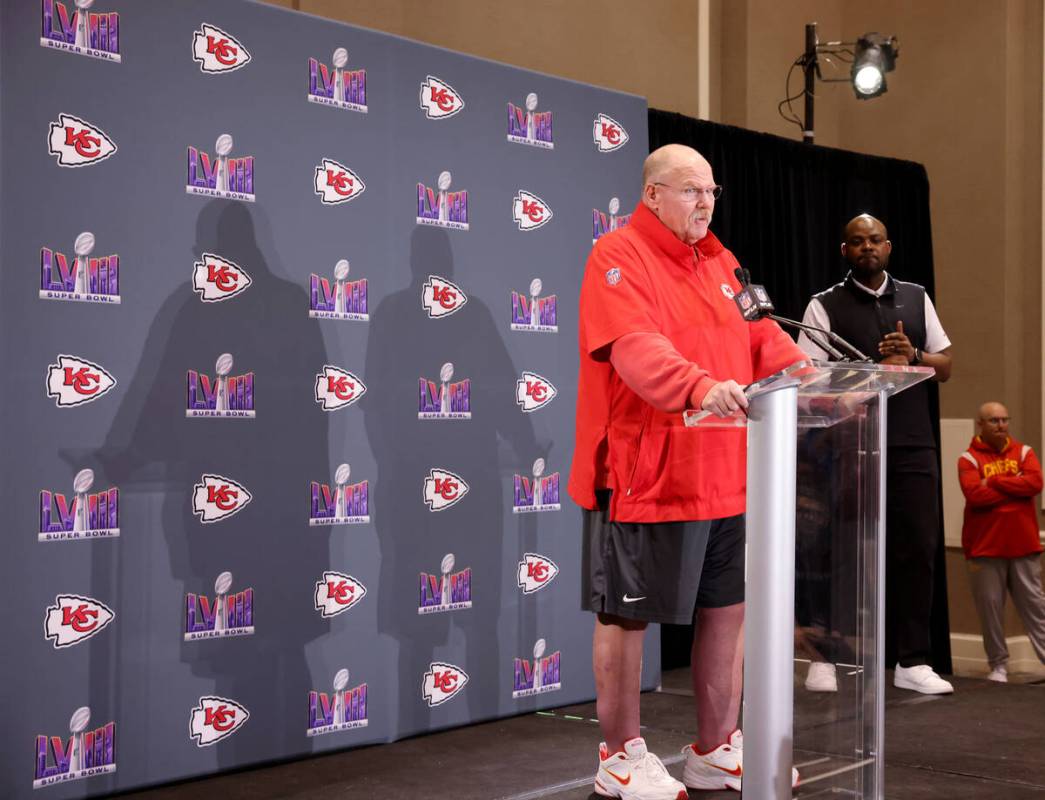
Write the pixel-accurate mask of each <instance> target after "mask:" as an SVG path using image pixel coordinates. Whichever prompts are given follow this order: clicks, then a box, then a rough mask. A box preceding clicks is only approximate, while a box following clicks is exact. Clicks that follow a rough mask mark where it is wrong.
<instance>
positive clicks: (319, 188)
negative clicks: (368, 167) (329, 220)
mask: <svg viewBox="0 0 1045 800" xmlns="http://www.w3.org/2000/svg"><path fill="white" fill-rule="evenodd" d="M313 185H314V188H315V192H316V194H317V195H318V196H319V199H320V202H322V203H323V205H325V206H336V205H340V204H341V203H347V202H349V201H350V200H355V199H356V198H357V197H359V195H361V194H363V192H364V191H366V184H365V183H364V182H363V179H362V178H360V177H359V176H358V175H357V174H356V173H355V172H353V171H352V170H351V169H350V168H349V167H346V166H345V165H344V164H342V163H340V162H339V161H335V160H334V159H332V158H324V159H323V160H322V161H321V162H320V163H319V166H317V167H316V168H315V173H314V175H313Z"/></svg>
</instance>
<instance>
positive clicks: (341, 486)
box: [308, 464, 370, 527]
mask: <svg viewBox="0 0 1045 800" xmlns="http://www.w3.org/2000/svg"><path fill="white" fill-rule="evenodd" d="M351 474H352V469H351V467H349V465H348V464H341V465H339V466H338V468H337V469H336V470H334V489H333V491H331V489H330V486H328V485H327V484H325V483H319V482H317V481H312V486H311V489H312V506H311V508H310V510H309V513H308V524H309V525H310V526H313V527H315V526H317V525H360V524H365V523H367V522H370V500H369V489H368V484H367V481H361V482H359V483H349V482H348V479H349V476H350V475H351Z"/></svg>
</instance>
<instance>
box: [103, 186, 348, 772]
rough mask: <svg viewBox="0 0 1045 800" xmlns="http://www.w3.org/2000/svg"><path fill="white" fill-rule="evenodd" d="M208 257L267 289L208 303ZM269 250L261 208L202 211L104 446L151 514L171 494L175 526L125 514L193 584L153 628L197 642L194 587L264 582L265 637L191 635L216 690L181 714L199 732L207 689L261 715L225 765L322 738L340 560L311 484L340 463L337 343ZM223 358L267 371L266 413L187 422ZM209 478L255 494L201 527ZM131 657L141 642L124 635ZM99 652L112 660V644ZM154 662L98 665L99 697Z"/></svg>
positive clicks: (260, 384) (260, 375) (137, 677)
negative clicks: (323, 661)
mask: <svg viewBox="0 0 1045 800" xmlns="http://www.w3.org/2000/svg"><path fill="white" fill-rule="evenodd" d="M259 236H260V238H261V239H262V241H263V243H264V247H262V246H259V243H258V237H259ZM204 252H209V253H213V254H218V255H220V256H222V257H224V258H226V259H228V260H231V261H233V262H235V263H236V264H238V265H240V266H241V267H243V268H244V269H245V270H246V271H247V272H248V274H249V275H250V276H251V278H252V279H253V285H251V286H250V287H249V288H248V289H247V290H246V291H244V292H243V293H242V294H240V295H238V296H236V297H233V298H231V299H229V300H226V301H223V302H220V303H203V302H201V301H200V299H199V298H198V297H197V295H196V294H195V293H194V292H193V291H192V288H191V285H190V283H189V280H188V278H189V277H190V271H189V269H188V265H189V263H190V258H189V257H190V255H192V256H195V257H196V258H197V259H201V256H202V254H203V253H204ZM265 253H269V254H273V256H272V257H275V253H276V250H275V248H274V247H273V246H272V245H271V231H270V228H269V224H268V221H267V219H266V217H265V216H264V212H263V211H262V210H261V209H260V208H257V207H253V206H251V207H248V206H245V205H243V204H240V203H235V202H229V201H224V200H215V201H210V202H208V203H207V204H206V205H204V206H203V207H202V210H201V211H200V214H199V217H198V219H197V224H196V242H195V245H194V252H193V253H191V254H190V253H184V254H177V256H176V258H177V262H176V263H179V264H180V263H184V264H185V273H186V275H185V276H186V279H187V280H186V282H185V283H184V284H181V285H179V288H178V289H177V290H176V291H175V292H174V293H173V294H172V295H171V296H170V297H169V298H168V299H167V300H166V302H165V303H164V305H163V307H162V308H161V309H160V311H159V313H158V314H157V315H156V318H155V321H154V323H153V325H152V328H151V330H150V331H149V335H148V338H147V340H146V342H145V346H144V349H143V352H142V358H141V362H140V364H139V366H138V369H137V371H136V373H135V376H134V379H133V381H132V382H131V384H130V386H129V388H128V389H127V390H126V394H125V396H124V398H123V400H122V403H121V405H120V408H119V411H118V413H117V415H116V419H115V421H114V423H113V426H112V429H111V430H110V431H109V433H108V436H107V438H106V442H105V444H104V446H103V448H102V450H101V451H100V452H99V453H98V454H97V459H98V462H99V464H100V466H101V468H102V470H103V472H104V474H105V476H106V478H107V479H108V480H109V481H110V485H119V486H120V487H121V490H123V491H124V492H127V493H128V494H129V495H130V496H131V498H133V496H134V493H141V494H140V495H139V501H138V504H137V505H138V506H139V507H141V508H142V509H143V516H144V511H145V510H146V509H148V506H149V504H156V505H161V504H162V505H161V507H160V508H158V509H157V511H156V513H150V514H149V515H148V516H151V517H152V518H154V519H155V518H157V517H158V518H160V519H162V530H146V529H140V528H144V525H143V522H142V520H138V521H137V523H136V521H135V520H133V519H125V521H124V523H123V525H124V527H125V528H128V529H131V528H135V527H136V525H137V526H138V528H139V529H135V530H134V531H133V533H134V535H135V536H143V537H144V536H150V537H159V536H162V537H163V539H164V541H165V542H166V546H167V551H168V553H169V557H170V570H171V575H172V576H173V577H174V578H175V580H176V581H178V582H180V584H181V586H180V588H179V589H176V590H175V592H176V593H175V594H172V596H170V597H165V598H162V602H163V603H164V608H163V613H162V619H163V620H164V623H163V629H162V630H161V631H149V632H147V633H146V636H151V637H154V638H158V637H168V636H170V637H178V639H179V640H181V639H182V635H183V632H184V630H185V613H186V612H185V607H186V598H185V594H186V593H189V592H191V593H194V594H198V595H206V596H208V597H209V599H210V602H211V603H213V602H214V598H215V585H214V584H215V579H216V578H217V576H218V575H219V574H220V573H221V572H224V571H229V572H231V573H232V576H233V582H232V587H231V591H232V592H241V591H243V590H244V589H246V588H248V587H250V588H252V589H253V590H254V604H253V605H254V617H255V619H254V625H255V633H254V634H253V635H251V636H244V637H241V638H229V639H212V640H203V641H192V642H182V644H181V660H182V661H183V662H184V663H186V664H188V665H189V666H190V667H191V670H192V674H193V675H195V676H198V677H200V678H205V679H208V680H212V681H213V682H214V684H213V688H212V689H209V690H205V691H202V692H199V693H193V694H192V696H186V697H185V698H184V708H185V716H184V720H183V721H180V722H179V723H178V724H179V726H182V725H183V726H184V728H183V730H185V731H186V732H188V727H189V714H190V709H191V708H192V707H193V706H194V705H195V704H196V702H197V699H198V697H199V695H200V694H206V693H213V694H216V695H220V696H222V697H225V698H229V699H232V700H236V701H237V702H240V703H242V704H243V705H244V706H246V708H247V709H248V710H249V711H250V714H251V716H250V718H249V719H248V720H247V722H246V724H245V725H244V726H243V727H242V728H240V729H239V730H238V731H237V732H236V733H235V735H233V736H231V737H230V738H228V739H226V740H224V741H222V742H221V743H220V745H219V746H218V747H216V748H214V749H215V750H216V755H217V759H218V764H219V767H220V768H223V769H224V768H229V767H235V766H239V765H242V764H247V763H252V762H258V761H265V760H271V759H275V758H281V757H286V756H287V755H289V754H294V753H301V752H305V751H306V750H307V748H309V746H310V743H309V740H307V739H306V738H305V735H304V733H305V727H306V724H305V721H306V709H307V692H308V691H309V689H310V688H314V687H311V686H310V682H311V678H310V674H309V670H308V665H307V663H306V660H305V646H306V645H307V644H308V643H309V642H310V641H312V640H313V639H315V638H317V637H319V636H321V635H322V634H324V633H326V632H327V631H328V630H329V626H328V623H327V622H325V621H323V620H322V619H321V617H320V616H319V614H318V613H317V612H316V611H315V610H314V608H313V607H312V602H311V589H312V586H313V585H314V583H315V581H316V580H317V579H319V577H320V576H321V575H322V572H323V570H325V569H327V568H328V563H329V543H330V533H329V529H309V527H308V486H309V480H310V479H320V478H321V476H324V475H327V474H328V473H329V470H330V465H329V454H328V421H327V417H326V415H325V413H324V412H323V411H322V410H321V409H320V408H319V407H318V406H317V405H316V403H315V402H314V399H313V395H312V392H313V383H314V380H315V374H316V372H317V371H318V370H319V368H320V367H321V366H322V364H324V363H326V362H327V357H326V351H325V347H324V344H323V339H322V336H321V333H320V331H319V328H318V327H317V325H316V323H315V321H314V320H310V319H309V318H308V297H307V294H306V291H305V288H304V287H303V286H298V285H296V284H294V283H292V282H290V281H287V280H284V279H283V278H281V277H279V276H278V275H277V274H276V271H274V270H273V269H272V265H270V264H269V263H267V261H266V256H265ZM276 266H277V267H279V269H278V271H279V272H282V271H283V270H282V268H281V267H280V265H276ZM222 353H231V354H232V355H233V357H234V359H235V363H234V366H233V370H232V374H233V375H241V374H244V373H247V372H253V373H254V392H255V407H256V411H257V417H256V419H253V420H240V419H186V417H185V407H186V371H187V370H189V369H194V370H197V371H198V372H200V373H202V374H207V375H209V376H210V378H211V380H213V377H214V374H215V361H216V359H217V357H218V356H219V355H220V354H222ZM204 473H217V474H220V475H222V476H224V477H227V478H231V479H233V480H235V481H237V482H238V483H240V484H242V485H243V486H245V487H246V488H247V489H248V490H249V491H250V492H251V493H252V495H253V499H252V501H251V502H250V503H249V504H248V505H247V506H246V507H245V508H243V509H242V510H241V511H239V512H238V513H236V514H235V515H234V516H232V517H230V518H227V519H225V520H222V521H219V522H216V523H213V524H209V525H204V524H201V522H200V521H199V519H198V518H197V517H196V516H194V515H193V512H192V493H193V486H194V484H196V483H198V482H199V481H200V478H201V476H202V475H203V474H204ZM126 505H127V506H128V507H130V508H134V507H135V505H134V504H133V503H127V504H126ZM92 559H93V567H94V573H95V574H94V576H93V581H94V585H96V586H105V585H110V584H111V583H112V582H113V581H114V580H115V582H116V583H118V584H126V578H125V576H122V574H121V573H122V571H123V570H127V569H145V570H152V571H153V574H155V575H156V576H157V579H158V585H165V584H167V583H168V580H167V578H166V574H165V566H164V565H163V564H161V563H154V564H151V565H150V564H140V563H139V564H128V563H121V562H120V561H119V560H116V561H114V560H111V559H110V557H109V555H108V551H104V550H102V549H101V548H94V549H93V550H92ZM113 570H115V571H116V572H117V575H116V576H115V579H114V578H113V576H112V575H111V572H112V571H113ZM179 591H180V594H177V592H179ZM123 600H124V602H125V603H126V602H131V601H132V598H130V597H127V596H125V597H124V598H123ZM156 602H160V600H159V599H158V598H157V599H156V600H154V601H153V603H154V604H155V603H156ZM121 635H123V636H129V635H131V634H130V633H128V632H127V631H123V632H122V634H121ZM120 652H126V651H125V649H124V648H123V647H122V646H121V648H120ZM93 653H99V656H98V658H99V659H108V658H110V656H109V655H107V654H104V653H103V652H102V650H101V649H97V650H93V651H92V654H93ZM139 666H140V665H137V664H130V663H121V664H115V665H114V664H111V663H107V662H106V663H97V664H92V670H91V673H92V684H95V683H97V684H98V685H97V686H95V685H92V694H91V696H92V698H94V697H100V698H106V699H104V700H103V699H100V700H97V701H94V700H92V702H97V703H98V704H99V706H102V705H103V704H104V703H106V702H107V701H108V700H109V699H112V698H111V697H110V694H111V692H110V690H109V689H107V686H109V683H110V680H112V678H111V677H110V676H113V675H115V680H113V681H112V682H113V685H114V686H116V687H122V686H123V685H124V684H130V685H133V684H134V682H135V681H143V680H145V675H147V673H148V671H147V670H140V669H138V667H139ZM149 688H150V689H151V691H153V692H155V691H160V692H171V691H177V690H178V687H176V686H152V687H149ZM115 691H118V692H120V696H119V697H117V698H116V700H117V702H115V703H112V706H113V707H114V708H115V709H116V712H117V716H118V717H120V718H123V717H126V716H128V715H129V714H131V709H130V708H122V709H121V705H123V704H124V703H125V702H129V700H127V699H125V698H126V697H128V694H127V693H126V692H124V691H123V690H122V689H120V690H115ZM96 692H97V693H96ZM136 693H137V694H139V695H140V694H141V693H142V692H141V691H140V690H138V691H137V692H136ZM172 724H173V723H172ZM157 735H165V736H166V735H169V734H168V733H166V732H164V733H163V734H160V733H158V734H157ZM150 750H152V751H154V752H159V749H158V748H150Z"/></svg>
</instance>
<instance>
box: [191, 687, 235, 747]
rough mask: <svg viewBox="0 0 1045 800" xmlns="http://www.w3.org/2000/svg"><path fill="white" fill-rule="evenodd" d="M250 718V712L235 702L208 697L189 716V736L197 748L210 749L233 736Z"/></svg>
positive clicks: (203, 698)
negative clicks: (211, 746)
mask: <svg viewBox="0 0 1045 800" xmlns="http://www.w3.org/2000/svg"><path fill="white" fill-rule="evenodd" d="M249 718H250V712H249V711H247V709H246V708H244V707H243V706H242V705H241V704H240V703H237V702H236V701H235V700H229V699H228V698H226V697H214V696H213V695H207V696H205V697H201V698H200V699H199V701H198V702H197V704H196V706H194V707H193V709H192V711H191V712H190V714H189V736H190V737H191V738H192V739H193V740H195V742H196V746H197V747H209V746H210V745H212V744H217V743H218V742H220V741H221V740H222V739H226V738H228V737H229V736H232V734H234V733H235V732H236V731H238V730H239V729H240V728H242V727H243V725H244V723H246V721H247V720H248V719H249Z"/></svg>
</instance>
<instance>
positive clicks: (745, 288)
mask: <svg viewBox="0 0 1045 800" xmlns="http://www.w3.org/2000/svg"><path fill="white" fill-rule="evenodd" d="M733 277H735V278H736V279H737V282H739V283H740V286H741V290H740V291H739V292H737V294H736V296H735V297H734V298H733V302H735V303H736V304H737V308H738V309H739V310H740V315H741V316H742V317H743V318H744V319H745V320H746V321H747V322H757V321H758V320H760V319H763V318H765V317H768V318H769V319H771V320H773V321H774V322H777V323H779V324H781V325H786V326H788V327H789V328H794V329H796V330H800V331H805V332H806V334H807V335H808V336H809V338H810V339H812V340H813V343H814V344H816V345H817V347H820V348H821V349H822V350H824V352H826V353H827V354H828V355H830V356H831V357H832V358H833V359H834V360H836V361H850V360H855V361H866V362H871V359H870V358H868V357H867V356H865V355H864V354H863V353H861V352H860V351H859V350H857V349H856V348H855V347H853V345H851V344H849V342H847V341H846V340H845V339H843V338H842V337H841V336H839V335H838V334H837V333H835V332H834V331H829V330H826V329H824V328H819V327H817V326H815V325H806V324H805V323H804V322H798V321H796V320H793V319H788V318H787V317H781V316H778V315H777V314H774V313H773V311H774V310H775V309H774V306H773V301H772V300H770V299H769V293H768V292H767V291H766V289H765V287H764V286H760V285H759V284H757V283H751V273H750V271H748V270H747V269H742V268H740V267H737V268H736V269H735V270H733ZM814 334H818V335H816V336H814ZM830 342H833V343H835V344H836V345H838V347H841V348H843V349H844V350H845V351H846V352H848V353H849V355H848V356H847V355H845V353H843V352H841V351H840V350H838V349H837V348H835V347H832V346H831V344H830Z"/></svg>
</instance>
